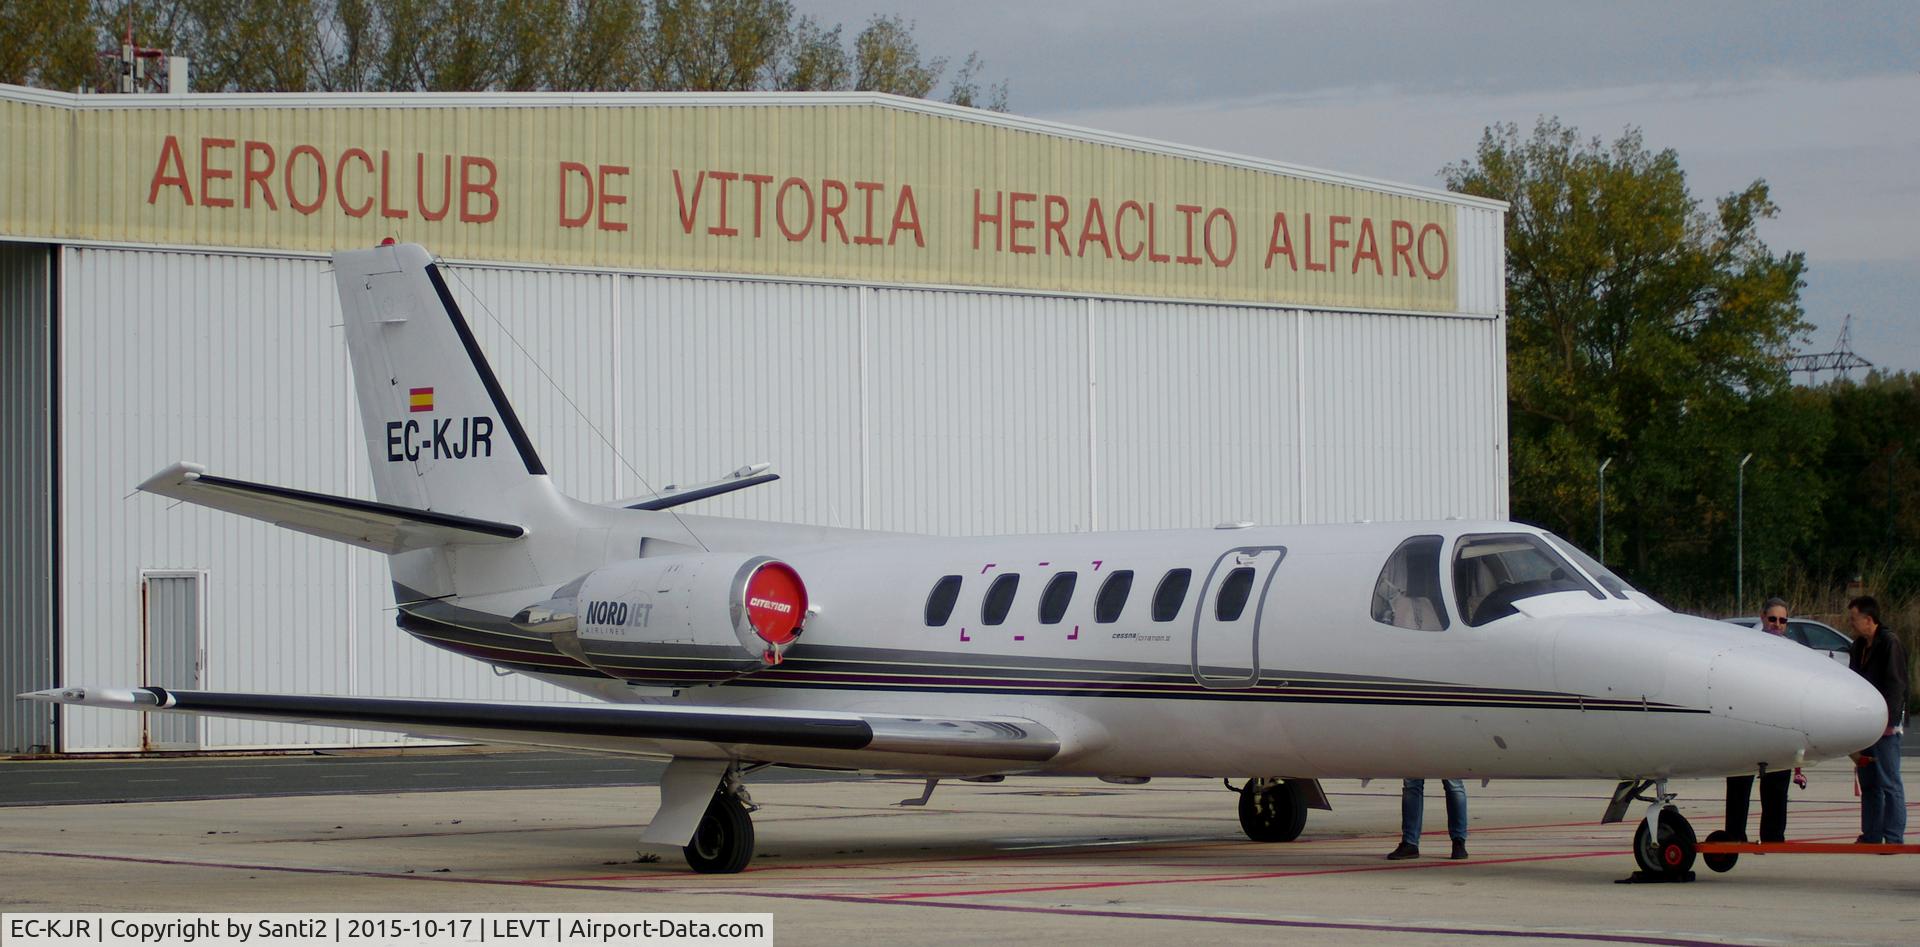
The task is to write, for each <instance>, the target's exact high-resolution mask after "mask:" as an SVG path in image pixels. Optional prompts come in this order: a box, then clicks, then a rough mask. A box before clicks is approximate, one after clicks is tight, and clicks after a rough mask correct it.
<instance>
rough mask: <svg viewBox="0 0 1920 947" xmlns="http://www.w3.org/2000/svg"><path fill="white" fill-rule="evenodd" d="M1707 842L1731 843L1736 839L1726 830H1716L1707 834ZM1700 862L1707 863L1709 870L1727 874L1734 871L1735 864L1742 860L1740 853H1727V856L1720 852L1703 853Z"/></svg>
mask: <svg viewBox="0 0 1920 947" xmlns="http://www.w3.org/2000/svg"><path fill="white" fill-rule="evenodd" d="M1706 840H1707V841H1709V842H1731V841H1734V837H1733V836H1731V835H1728V834H1727V830H1726V829H1714V830H1713V831H1711V832H1708V833H1707V839H1706ZM1700 860H1701V861H1703V862H1706V864H1707V867H1708V868H1711V869H1713V870H1714V871H1717V872H1720V873H1722V874H1725V873H1727V872H1729V871H1732V870H1733V866H1734V864H1735V863H1736V862H1738V861H1739V860H1740V853H1739V852H1727V853H1725V854H1722V853H1720V852H1712V853H1703V854H1702V855H1701V856H1700Z"/></svg>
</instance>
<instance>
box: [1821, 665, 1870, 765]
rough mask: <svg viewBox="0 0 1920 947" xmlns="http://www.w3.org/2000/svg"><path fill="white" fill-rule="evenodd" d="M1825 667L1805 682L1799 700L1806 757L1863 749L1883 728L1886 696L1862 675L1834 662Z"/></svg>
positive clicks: (1840, 754)
mask: <svg viewBox="0 0 1920 947" xmlns="http://www.w3.org/2000/svg"><path fill="white" fill-rule="evenodd" d="M1829 668H1830V669H1831V670H1830V671H1829V672H1828V673H1825V674H1821V675H1820V676H1818V677H1817V678H1815V679H1814V680H1812V681H1809V682H1808V684H1807V690H1806V696H1805V697H1804V698H1802V700H1801V703H1800V723H1801V726H1800V728H1801V729H1802V730H1803V731H1805V732H1806V734H1807V757H1808V758H1809V759H1813V758H1827V757H1835V756H1843V755H1845V754H1848V753H1853V752H1857V751H1859V750H1863V749H1866V748H1867V747H1868V746H1871V745H1872V744H1873V741H1875V740H1878V739H1880V734H1881V732H1882V731H1884V730H1885V729H1886V728H1887V702H1886V698H1884V697H1882V696H1881V695H1880V692H1879V691H1878V690H1875V689H1874V686H1873V685H1872V684H1869V683H1867V679H1866V678H1864V677H1861V676H1860V675H1858V674H1855V673H1853V672H1852V671H1849V670H1847V669H1846V668H1842V667H1839V666H1838V665H1832V664H1829Z"/></svg>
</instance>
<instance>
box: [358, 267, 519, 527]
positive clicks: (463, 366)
mask: <svg viewBox="0 0 1920 947" xmlns="http://www.w3.org/2000/svg"><path fill="white" fill-rule="evenodd" d="M333 264H334V278H335V280H336V281H337V282H338V285H339V289H340V308H341V310H342V311H343V312H344V313H345V315H346V331H347V347H348V351H349V353H350V355H351V357H352V361H353V375H354V387H355V390H356V393H357V394H358V395H359V401H360V419H361V422H362V424H363V426H364V427H365V430H366V436H367V455H368V459H369V461H370V462H371V463H372V465H373V487H374V495H375V496H376V497H377V498H378V499H379V500H380V502H382V503H387V504H393V505H397V506H405V507H414V508H418V509H423V510H434V511H437V512H441V513H452V514H465V515H480V516H489V517H492V516H500V515H501V514H502V512H503V506H505V507H508V508H511V507H512V506H515V505H518V504H516V503H515V498H516V497H517V496H529V495H550V488H549V487H548V486H547V485H546V482H545V477H546V473H547V469H546V467H545V465H543V464H542V463H541V462H540V455H539V454H538V453H536V452H535V451H534V449H533V442H532V441H531V440H530V439H528V437H527V432H526V429H525V428H523V427H521V425H520V419H519V418H518V417H517V416H515V414H514V412H513V406H512V405H511V404H509V403H508V402H507V398H506V395H505V394H504V393H502V391H501V389H500V381H499V379H497V378H495V377H494V374H493V369H492V368H491V367H489V366H488V364H487V360H486V357H485V356H484V355H482V354H481V352H480V346H479V343H478V342H477V341H475V339H474V335H473V330H472V329H471V328H470V327H469V326H468V325H467V321H466V318H465V317H464V316H462V315H461V313H460V307H459V306H458V305H457V304H456V303H455V302H454V300H453V294H452V293H451V292H450V291H449V290H448V288H447V283H446V279H445V277H444V276H443V275H442V274H441V272H440V269H439V267H438V266H436V265H435V264H434V262H433V259H432V257H431V256H429V255H428V253H427V251H426V249H425V248H423V247H421V246H419V245H418V244H411V243H403V244H388V245H385V246H380V247H376V248H373V249H370V250H343V251H340V252H337V253H335V254H334V255H333ZM535 483H538V484H539V486H538V487H537V488H534V489H528V488H529V487H532V486H533V485H534V484H535ZM529 499H530V496H529ZM523 502H524V501H523ZM509 518H511V517H509Z"/></svg>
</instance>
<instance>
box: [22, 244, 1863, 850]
mask: <svg viewBox="0 0 1920 947" xmlns="http://www.w3.org/2000/svg"><path fill="white" fill-rule="evenodd" d="M333 261H334V267H335V272H336V276H337V280H338V284H339V291H340V303H341V307H342V309H343V310H344V311H345V317H346V319H345V325H346V338H347V346H348V349H349V351H350V354H351V359H352V363H353V371H354V377H355V379H356V382H357V391H358V397H359V404H360V413H361V417H362V420H363V421H364V423H365V433H366V438H367V452H368V454H369V455H370V457H371V459H372V463H373V482H374V489H375V494H376V498H377V502H370V501H367V500H360V499H350V498H346V497H336V496H328V495H323V494H318V493H312V492H307V491H303V490H297V489H290V488H288V487H283V486H269V485H266V484H260V483H251V482H247V481H243V480H235V479H230V478H228V477H224V476H215V475H213V474H210V473H208V472H206V470H205V468H203V467H200V466H198V465H194V464H184V463H183V464H178V465H175V466H173V467H170V468H168V469H166V470H164V471H161V472H160V473H158V474H156V475H154V476H153V477H152V478H151V479H149V480H148V481H147V482H146V483H144V484H142V485H141V489H143V490H145V491H147V492H149V493H155V494H159V495H160V496H163V497H170V498H173V499H177V500H183V501H187V502H191V503H197V504H200V505H203V506H210V507H214V508H216V509H221V510H227V511H230V512H233V513H238V514H240V515H242V516H249V517H253V518H255V519H260V520H265V521H267V522H270V523H274V524H277V525H280V526H284V527H287V528H289V529H295V530H299V531H302V532H306V533H311V534H314V535H318V536H323V537H326V538H329V539H334V540H338V541H340V542H345V543H351V544H353V545H356V546H361V547H363V548H367V549H373V550H378V551H380V552H383V553H386V554H387V555H388V557H389V560H388V561H389V563H390V564H391V568H392V575H393V588H394V597H395V600H396V602H397V603H398V608H399V615H398V619H397V620H398V624H399V626H400V628H401V629H402V630H404V631H406V632H407V633H409V634H411V635H413V636H415V637H417V638H419V639H420V640H422V641H425V642H427V643H429V644H432V645H435V646H437V647H441V648H446V649H449V650H452V651H455V652H458V653H460V654H463V655H467V656H469V657H472V658H474V659H476V660H479V661H484V662H486V663H488V664H491V665H493V666H494V667H496V668H502V669H508V670H511V671H517V672H520V673H522V674H527V675H530V676H532V677H535V678H538V679H540V680H543V681H547V682H550V683H553V684H556V685H558V686H560V687H563V688H567V689H569V690H572V691H576V692H578V693H581V694H586V695H589V696H592V697H596V698H599V699H601V700H602V701H605V702H606V703H605V704H598V705H595V704H556V703H526V702H497V701H465V700H419V699H403V698H372V697H329V696H291V695H281V694H243V693H215V692H203V691H178V690H169V689H165V688H160V687H141V688H132V689H127V688H120V689H109V688H98V687H81V686H72V687H64V688H58V689H54V690H48V691H41V692H37V693H33V694H28V695H24V696H26V697H29V698H32V699H35V700H42V701H52V702H57V703H63V704H76V705H83V706H90V707H112V708H124V709H129V710H135V711H143V712H156V711H157V712H172V713H189V714H214V715H223V716H233V717H247V718H256V719H267V720H281V721H295V722H308V723H316V724H328V725H344V726H352V727H361V728H366V729H372V730H387V731H394V732H399V733H407V734H414V735H417V736H422V737H434V738H444V739H452V740H467V741H476V742H485V743H504V744H520V745H529V746H540V747H557V748H564V749H574V750H583V751H594V752H604V753H624V754H640V755H647V756H654V757H665V758H668V759H670V761H671V762H670V763H669V764H668V766H667V769H666V772H665V774H664V776H663V777H662V780H661V787H660V789H661V802H660V808H659V811H658V812H657V813H656V814H655V816H654V817H653V821H652V822H651V824H650V825H649V826H648V828H647V829H646V831H645V833H644V835H643V836H642V841H644V842H647V843H651V844H656V845H666V846H683V847H684V851H685V854H686V858H687V861H688V863H689V864H690V865H691V866H692V867H693V868H694V869H695V870H697V871H702V872H737V871H740V870H741V869H742V868H744V867H745V866H746V865H747V863H748V861H749V860H750V859H751V858H752V856H753V842H754V839H753V824H752V822H751V820H750V817H749V813H750V812H752V811H753V808H754V807H753V803H752V801H751V800H750V798H749V797H748V794H747V791H746V788H745V786H744V785H743V777H744V776H746V775H748V774H750V773H751V772H753V771H754V770H756V769H759V768H760V767H763V766H769V765H776V766H805V767H821V768H828V769H842V770H856V771H866V772H879V773H891V774H906V775H912V776H915V777H921V778H924V779H926V780H927V784H926V795H924V796H922V798H921V799H919V800H914V801H918V802H924V801H925V799H926V798H927V796H930V795H931V794H932V792H933V789H934V786H935V783H936V782H937V781H938V780H939V779H942V778H958V779H971V780H985V781H995V780H999V779H1001V778H1003V777H1007V776H1022V775H1039V774H1045V775H1056V776H1095V777H1099V778H1101V779H1105V780H1108V781H1111V782H1121V783H1135V782H1144V781H1146V780H1147V779H1148V778H1150V777H1154V776H1206V777H1239V778H1241V779H1243V780H1244V782H1243V784H1242V785H1241V786H1240V787H1239V788H1238V790H1237V792H1238V795H1239V816H1240V823H1241V825H1242V827H1243V828H1244V829H1245V831H1246V834H1247V835H1248V837H1250V838H1251V839H1253V840H1255V841H1261V842H1285V841H1290V840H1292V839H1294V838H1296V837H1297V836H1298V835H1299V834H1300V832H1301V829H1302V827H1303V826H1304V824H1305V821H1306V815H1307V810H1308V809H1328V808H1331V807H1330V806H1329V805H1328V803H1327V796H1326V793H1325V792H1324V791H1323V790H1322V788H1321V784H1320V781H1321V780H1323V779H1327V778H1336V777H1361V778H1366V777H1397V776H1427V777H1439V776H1445V777H1467V778H1492V777H1500V778H1554V777H1576V778H1587V779H1593V778H1606V779H1616V780H1619V781H1620V783H1619V786H1620V788H1619V789H1618V790H1617V791H1616V792H1615V794H1614V799H1613V801H1612V803H1611V804H1610V805H1609V807H1608V811H1607V813H1606V815H1605V817H1604V818H1605V819H1606V820H1607V821H1619V820H1621V819H1622V817H1623V816H1624V814H1625V812H1626V811H1627V809H1628V808H1629V806H1630V805H1631V804H1632V803H1633V802H1634V801H1636V800H1639V801H1643V802H1646V803H1648V805H1647V808H1646V810H1645V813H1646V814H1645V818H1644V822H1643V824H1642V825H1641V826H1640V828H1639V831H1638V833H1637V834H1636V838H1635V842H1634V854H1635V857H1636V859H1637V860H1638V861H1639V863H1640V865H1641V866H1642V867H1643V868H1644V869H1646V870H1648V871H1651V872H1656V873H1666V874H1678V873H1681V872H1684V871H1685V870H1686V868H1687V866H1688V865H1690V864H1691V862H1692V860H1693V855H1694V836H1693V832H1692V830H1691V829H1690V828H1689V826H1688V824H1687V821H1686V819H1685V818H1684V817H1682V816H1681V815H1680V814H1679V813H1678V812H1677V811H1676V810H1674V809H1673V808H1672V807H1671V805H1670V802H1671V800H1672V798H1673V795H1672V794H1671V793H1669V792H1668V791H1667V780H1668V779H1669V778H1672V777H1682V776H1718V775H1724V774H1729V773H1742V772H1751V771H1754V770H1755V769H1756V768H1764V767H1781V766H1791V765H1795V764H1798V763H1802V762H1805V761H1811V760H1815V759H1821V758H1829V757H1836V756H1840V755H1842V754H1845V753H1847V752H1850V751H1853V750H1858V749H1860V748H1862V747H1865V746H1867V745H1868V744H1870V743H1872V742H1873V741H1874V740H1875V739H1876V738H1877V737H1878V736H1879V735H1880V731H1881V728H1882V726H1883V725H1884V723H1885V712H1886V711H1885V704H1884V702H1883V701H1882V700H1881V698H1880V695H1879V694H1878V693H1877V692H1875V690H1874V689H1873V688H1872V687H1871V686H1869V685H1868V684H1867V683H1866V682H1865V681H1864V680H1862V679H1861V678H1859V677H1858V676H1856V675H1854V674H1852V673H1850V672H1849V671H1848V670H1847V669H1846V668H1843V667H1839V666H1837V665H1835V664H1834V663H1833V662H1831V661H1827V660H1824V659H1823V658H1821V657H1820V656H1819V655H1817V654H1815V653H1813V652H1810V651H1808V650H1807V649H1806V648H1804V647H1802V646H1800V645H1798V644H1795V643H1794V642H1791V641H1787V640H1785V639H1784V638H1776V637H1774V636H1772V635H1759V634H1754V633H1752V632H1751V631H1748V630H1745V629H1740V628H1736V627H1734V626H1731V625H1727V624H1724V623H1721V622H1716V621H1708V620H1706V619H1700V618H1691V617H1687V616H1682V615H1675V614H1672V613H1670V612H1668V611H1667V610H1666V609H1664V608H1662V607H1661V606H1660V605H1658V604H1657V603H1655V602H1654V601H1653V600H1652V599H1650V598H1648V597H1647V596H1645V595H1642V594H1641V593H1639V592H1637V591H1635V590H1634V589H1632V588H1630V587H1629V586H1628V585H1627V584H1626V583H1624V582H1622V581H1621V580H1620V579H1619V578H1618V577H1616V576H1614V575H1613V574H1612V573H1610V572H1608V571H1607V570H1606V568H1604V567H1603V566H1601V565H1600V564H1599V563H1597V562H1595V561H1594V560H1592V559H1591V558H1589V557H1587V556H1586V555H1584V554H1582V553H1581V552H1580V551H1579V550H1578V549H1576V548H1575V547H1574V546H1572V545H1571V544H1569V543H1567V542H1566V541H1564V540H1561V539H1559V538H1557V537H1555V536H1552V535H1549V534H1547V533H1545V532H1542V531H1540V530H1538V529H1534V528H1532V527H1528V526H1522V525H1518V524H1515V523H1509V522H1460V521H1444V522H1431V523H1392V524H1389V523H1369V524H1357V525H1335V526H1276V527H1252V526H1246V527H1241V526H1235V527H1221V528H1217V529H1188V530H1166V531H1155V532H1113V533H1068V534H1059V535H1033V536H1006V537H986V538H965V539H946V538H935V537H927V536H911V535H900V534H890V533H878V532H866V531H859V530H847V529H828V528H821V527H813V526H796V525H790V524H784V523H769V522H753V521H745V520H737V519H728V518H718V517H703V516H692V515H680V514H677V513H675V512H670V508H672V507H674V506H677V505H679V504H682V503H686V502H690V501H692V500H696V499H700V498H702V497H706V496H713V495H715V494H717V493H723V492H726V491H728V490H732V489H737V488H740V487H744V486H748V485H751V484H753V483H758V482H763V481H765V480H768V479H772V476H773V475H772V474H770V473H767V472H765V471H764V470H762V469H759V468H745V469H743V470H742V471H740V472H738V473H736V474H735V475H734V476H732V477H729V478H723V479H722V480H719V481H715V482H713V483H709V484H703V485H700V486H697V487H691V488H687V489H683V490H678V491H671V490H670V492H668V493H665V494H662V495H658V496H654V497H650V498H646V499H641V500H630V501H622V502H618V503H610V504H604V505H597V504H593V503H587V502H582V501H580V500H575V499H572V498H570V497H566V496H563V495H561V494H560V493H559V492H557V491H556V490H555V489H554V486H553V483H552V480H551V479H550V478H549V476H548V474H547V469H546V467H545V466H544V465H543V464H542V463H541V460H540V456H539V454H538V453H536V452H535V450H534V443H533V439H532V438H531V437H530V436H529V434H528V432H527V431H526V430H525V429H524V428H523V427H522V426H521V424H520V421H519V419H518V418H517V417H515V415H514V411H513V407H512V406H511V405H510V404H509V403H508V402H507V399H506V396H505V394H504V393H503V392H502V391H501V387H500V384H499V382H498V380H497V379H496V378H495V376H494V374H493V371H492V370H491V369H490V368H489V367H488V364H487V361H486V359H485V358H484V357H483V355H482V353H481V351H480V347H479V345H478V344H477V343H476V341H475V339H474V335H473V332H472V331H471V330H470V329H469V327H468V325H467V322H466V321H465V319H464V317H463V316H462V315H461V312H460V310H459V308H458V307H457V306H456V304H455V302H454V298H453V295H452V293H451V292H450V291H449V289H448V286H447V283H446V279H445V277H444V276H443V274H442V273H441V271H440V269H439V267H438V266H436V265H435V264H434V262H433V260H432V258H431V257H430V256H429V255H428V253H427V252H426V250H424V249H423V248H421V247H419V246H415V245H407V244H402V245H391V244H389V245H384V246H381V247H378V248H375V249H368V250H353V251H342V252H340V253H336V254H335V255H334V258H333ZM1228 787H1229V788H1233V787H1232V784H1231V783H1228Z"/></svg>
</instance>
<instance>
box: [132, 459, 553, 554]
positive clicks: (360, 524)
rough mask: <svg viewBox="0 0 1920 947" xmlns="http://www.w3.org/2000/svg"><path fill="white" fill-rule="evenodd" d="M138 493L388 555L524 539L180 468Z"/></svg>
mask: <svg viewBox="0 0 1920 947" xmlns="http://www.w3.org/2000/svg"><path fill="white" fill-rule="evenodd" d="M140 489H141V490H143V491H145V492H147V493H152V494H156V495H158V496H163V497H170V498H172V499H175V500H184V501H186V502H188V503H193V504H196V505H199V506H205V507H211V508H213V509H216V510H224V511H226V512H228V513H237V514H239V515H241V516H245V517H248V518H250V519H256V520H261V521H264V522H268V523H272V524H273V525H275V526H283V527H286V528H287V529H291V530H294V531H296V532H302V533H308V534H311V535H314V536H319V537H322V538H324V539H331V540H334V541H336V542H343V543H349V544H351V545H355V546H359V547H361V548H363V549H372V550H374V551H375V552H384V553H389V554H391V553H400V552H406V551H408V550H410V549H426V548H429V547H432V546H444V545H448V544H451V543H504V542H511V541H513V540H515V539H519V538H520V537H522V536H525V535H526V533H527V531H526V530H525V529H524V528H522V527H520V526H516V525H514V524H512V523H496V522H492V521H489V520H480V519H474V518H472V517H466V516H453V515H450V514H446V513H435V512H433V511H432V510H416V509H413V508H411V507H405V506H394V505H393V504H390V503H375V502H373V501H371V500H356V499H353V498H352V497H341V496H333V495H331V494H326V493H313V492H310V491H307V490H294V489H291V488H288V487H276V486H272V485H270V484H264V483H251V482H248V481H245V480H232V479H229V478H227V477H216V476H213V475H212V474H209V473H207V469H206V468H205V467H202V466H200V465H199V464H189V463H185V462H182V463H177V464H174V465H173V466H171V467H168V468H167V469H165V470H162V471H160V472H159V473H157V474H154V475H153V476H151V477H148V478H147V480H146V482H145V483H142V484H141V485H140Z"/></svg>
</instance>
